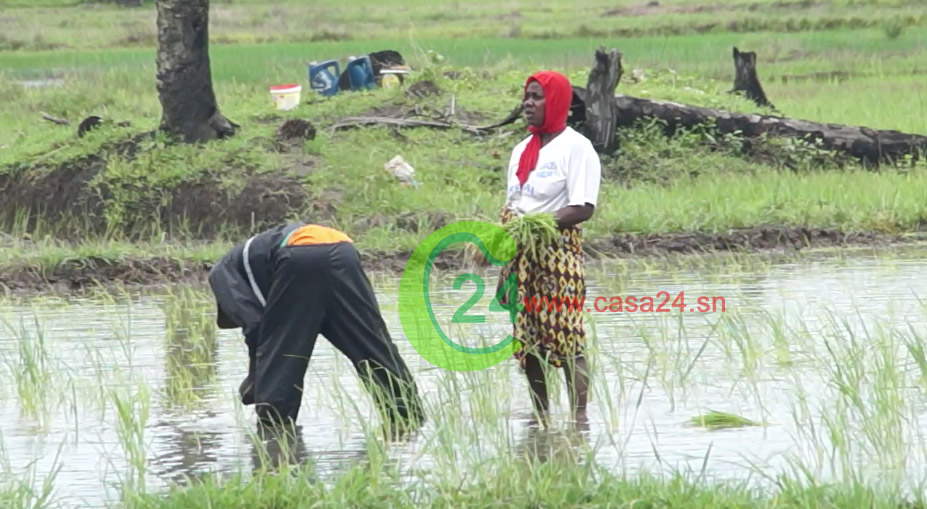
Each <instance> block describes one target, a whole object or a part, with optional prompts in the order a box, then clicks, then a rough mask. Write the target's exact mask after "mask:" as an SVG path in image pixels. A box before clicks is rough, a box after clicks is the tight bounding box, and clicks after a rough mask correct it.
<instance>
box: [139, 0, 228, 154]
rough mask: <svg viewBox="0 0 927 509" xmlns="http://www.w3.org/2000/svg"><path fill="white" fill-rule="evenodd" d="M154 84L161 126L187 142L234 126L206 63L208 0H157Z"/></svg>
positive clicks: (210, 137)
mask: <svg viewBox="0 0 927 509" xmlns="http://www.w3.org/2000/svg"><path fill="white" fill-rule="evenodd" d="M157 8H158V56H157V64H158V72H157V88H158V96H159V99H160V101H161V108H162V116H161V130H162V131H165V132H167V133H170V134H172V135H175V136H177V137H179V138H180V139H182V140H183V141H184V142H187V143H194V142H200V141H208V140H213V139H217V138H224V137H227V136H231V135H232V134H234V133H235V128H237V127H238V126H237V125H236V124H234V123H232V122H229V120H228V119H226V118H225V117H224V116H222V114H221V113H219V108H218V106H217V105H216V96H215V93H214V92H213V89H212V75H211V73H210V66H209V0H158V1H157Z"/></svg>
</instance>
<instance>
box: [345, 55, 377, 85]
mask: <svg viewBox="0 0 927 509" xmlns="http://www.w3.org/2000/svg"><path fill="white" fill-rule="evenodd" d="M346 70H347V71H348V80H349V81H350V83H351V90H360V89H363V88H368V89H369V88H373V87H374V86H375V85H376V82H375V81H374V79H373V64H371V63H370V57H368V56H366V55H365V56H362V57H351V58H349V59H348V65H347V66H346Z"/></svg>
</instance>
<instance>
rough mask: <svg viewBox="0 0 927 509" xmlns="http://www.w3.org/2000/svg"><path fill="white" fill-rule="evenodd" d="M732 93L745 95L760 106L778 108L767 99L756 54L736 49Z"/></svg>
mask: <svg viewBox="0 0 927 509" xmlns="http://www.w3.org/2000/svg"><path fill="white" fill-rule="evenodd" d="M731 93H737V94H743V95H744V96H746V97H747V99H750V100H751V101H753V102H755V103H756V104H757V105H759V106H764V107H765V106H768V107H770V108H772V109H776V107H775V106H774V105H773V103H771V102H770V101H769V99H767V98H766V92H765V91H763V86H762V85H760V78H759V76H758V75H757V73H756V52H755V51H740V50H739V49H737V47H736V46H735V47H734V89H733V90H731Z"/></svg>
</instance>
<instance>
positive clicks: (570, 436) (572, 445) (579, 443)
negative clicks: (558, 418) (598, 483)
mask: <svg viewBox="0 0 927 509" xmlns="http://www.w3.org/2000/svg"><path fill="white" fill-rule="evenodd" d="M589 438H590V435H589V424H588V421H586V420H577V421H575V422H573V423H571V424H570V425H568V426H567V427H566V428H565V429H553V428H549V427H546V426H542V425H538V424H536V423H529V424H528V425H527V426H526V430H525V434H524V436H523V437H522V438H521V439H520V440H519V441H518V443H517V444H516V446H515V455H516V457H518V458H521V459H524V460H525V461H527V462H528V463H532V464H541V463H547V462H549V461H557V462H558V463H569V464H580V463H582V460H583V459H584V458H587V457H588V455H587V452H588V451H589V449H588V447H589Z"/></svg>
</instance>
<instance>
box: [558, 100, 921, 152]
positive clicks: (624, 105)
mask: <svg viewBox="0 0 927 509" xmlns="http://www.w3.org/2000/svg"><path fill="white" fill-rule="evenodd" d="M585 95H586V94H585V91H582V90H574V97H575V98H576V99H577V100H583V97H584V96H585ZM614 101H615V106H616V108H617V112H618V121H617V126H618V127H622V128H629V127H633V126H635V124H636V123H637V122H638V121H639V120H649V119H657V120H660V121H662V123H663V125H664V133H665V134H666V135H673V134H675V133H676V132H677V131H679V130H682V129H686V130H687V129H692V128H695V127H696V126H702V125H705V124H713V126H714V129H715V130H716V131H717V132H719V133H723V134H733V133H740V134H741V135H742V136H743V137H744V138H746V139H751V138H758V137H761V136H764V135H766V136H772V137H791V138H799V139H804V140H807V141H820V143H821V146H822V148H824V149H827V150H833V151H836V152H841V153H845V154H849V155H850V156H852V157H854V158H855V159H857V160H858V161H860V162H861V163H863V164H866V165H879V164H882V163H892V162H898V161H900V160H902V159H904V158H905V157H908V156H910V157H911V158H912V159H913V160H915V161H916V160H919V159H920V158H921V156H922V155H923V154H924V153H925V152H927V136H922V135H918V134H906V133H902V132H899V131H893V130H876V129H870V128H867V127H861V126H849V125H841V124H827V123H819V122H811V121H807V120H799V119H791V118H782V117H774V116H768V115H757V114H745V113H735V112H729V111H724V110H715V109H710V108H702V107H698V106H690V105H686V104H680V103H675V102H670V101H658V100H651V99H639V98H636V97H630V96H622V95H619V96H617V97H615V99H614Z"/></svg>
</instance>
